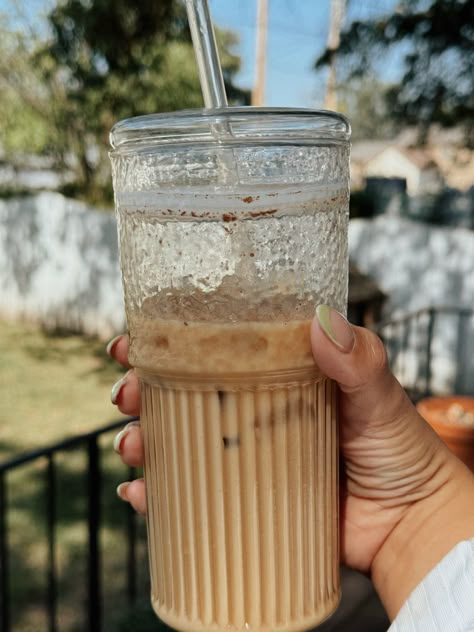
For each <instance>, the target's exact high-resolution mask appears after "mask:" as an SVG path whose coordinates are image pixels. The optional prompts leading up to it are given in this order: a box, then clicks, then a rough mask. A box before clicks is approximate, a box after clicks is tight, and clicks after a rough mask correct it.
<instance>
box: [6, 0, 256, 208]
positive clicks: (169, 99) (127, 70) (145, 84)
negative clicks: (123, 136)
mask: <svg viewBox="0 0 474 632" xmlns="http://www.w3.org/2000/svg"><path fill="white" fill-rule="evenodd" d="M25 1H26V0H25ZM47 21H48V30H49V35H48V36H47V37H46V36H45V35H43V36H42V37H38V38H37V39H36V40H35V41H33V42H31V40H30V41H28V35H27V34H26V33H23V34H18V33H17V34H14V36H13V34H11V31H10V34H11V35H12V38H11V40H12V43H11V45H10V54H9V55H8V56H7V57H8V59H9V60H10V61H14V67H13V68H12V65H11V63H9V62H5V63H1V62H0V83H1V82H3V83H4V84H6V85H8V86H9V87H10V90H11V91H12V94H14V97H12V98H14V99H16V100H17V103H18V104H19V106H20V107H16V108H15V106H12V108H10V110H11V111H12V115H13V114H15V115H16V116H17V117H23V118H24V117H27V116H29V117H30V118H29V119H28V120H26V121H22V120H19V118H18V120H17V119H13V120H12V123H11V125H10V131H9V134H10V136H11V137H12V138H11V139H6V137H5V138H2V140H1V141H0V142H2V145H3V146H4V148H6V149H8V151H14V150H19V151H22V150H23V151H28V152H29V153H33V152H35V151H39V152H43V153H48V154H49V155H53V156H54V157H55V158H56V161H57V164H58V165H59V166H60V167H61V168H63V169H68V170H72V171H73V172H74V181H73V182H72V183H71V184H70V185H68V192H69V193H74V194H75V195H77V196H78V197H85V198H87V199H89V200H90V201H92V202H94V203H106V204H107V203H108V204H110V203H111V200H112V195H111V186H110V170H109V161H108V158H107V151H108V135H109V131H110V128H111V127H112V125H113V124H114V123H115V122H116V121H118V120H120V119H123V118H128V117H131V116H136V115H139V114H147V113H152V112H165V111H172V110H177V109H185V108H195V107H202V96H201V90H200V86H199V79H198V74H197V68H196V64H195V60H194V53H193V50H192V44H191V39H190V34H189V29H188V25H187V19H186V11H185V7H184V3H183V2H181V1H180V0H160V1H159V2H149V0H136V1H135V2H133V3H132V2H130V0H114V2H110V0H89V1H88V2H84V1H83V0H62V1H61V0H58V2H57V3H56V5H55V6H54V7H53V8H52V9H51V11H50V12H49V14H48V16H47ZM3 30H4V32H7V34H8V29H6V28H5V27H4V29H3ZM217 39H218V43H219V45H220V51H221V61H222V65H223V72H224V76H225V82H226V85H227V89H228V92H229V97H230V101H231V102H233V103H246V102H248V99H249V94H248V92H246V91H244V90H241V89H239V88H237V87H236V86H234V85H233V78H234V76H235V73H236V72H237V71H238V70H239V66H240V58H239V57H238V56H237V55H235V54H234V53H233V49H234V48H235V47H236V46H237V44H238V39H237V38H236V36H235V35H234V34H233V33H229V32H222V31H218V33H217ZM0 52H1V49H0ZM25 78H28V81H25ZM4 100H5V98H4V97H3V98H2V97H0V103H1V102H2V101H4ZM25 105H26V106H27V107H23V106H25ZM15 109H16V110H22V109H23V112H22V113H21V115H20V114H19V113H15ZM33 131H34V135H35V137H36V139H35V142H34V143H33V144H31V143H29V142H28V139H29V138H31V135H32V132H33Z"/></svg>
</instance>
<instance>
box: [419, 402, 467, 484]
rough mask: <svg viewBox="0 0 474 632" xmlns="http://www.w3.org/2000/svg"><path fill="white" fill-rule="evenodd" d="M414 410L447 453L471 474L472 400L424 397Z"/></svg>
mask: <svg viewBox="0 0 474 632" xmlns="http://www.w3.org/2000/svg"><path fill="white" fill-rule="evenodd" d="M416 407H417V410H418V412H419V413H420V415H421V416H422V417H423V418H424V419H426V421H427V422H428V423H429V424H430V426H432V428H433V429H434V430H435V431H436V432H437V434H438V435H439V436H440V437H441V439H442V440H443V441H444V442H445V443H446V445H447V446H448V448H449V449H450V450H451V452H454V454H456V456H458V457H459V458H460V459H461V460H462V461H464V463H465V464H466V465H467V466H468V467H469V468H470V469H471V470H472V471H473V472H474V397H463V396H460V395H453V396H450V397H428V398H426V399H422V400H421V401H419V402H418V404H417V406H416Z"/></svg>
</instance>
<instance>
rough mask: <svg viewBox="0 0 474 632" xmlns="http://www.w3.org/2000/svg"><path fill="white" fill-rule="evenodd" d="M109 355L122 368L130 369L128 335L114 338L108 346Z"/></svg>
mask: <svg viewBox="0 0 474 632" xmlns="http://www.w3.org/2000/svg"><path fill="white" fill-rule="evenodd" d="M107 353H108V354H109V356H111V357H112V358H114V360H117V362H118V363H119V364H121V365H122V366H125V367H129V366H130V364H129V362H128V336H127V334H121V335H120V336H116V337H115V338H113V339H112V340H111V341H110V342H109V344H108V345H107Z"/></svg>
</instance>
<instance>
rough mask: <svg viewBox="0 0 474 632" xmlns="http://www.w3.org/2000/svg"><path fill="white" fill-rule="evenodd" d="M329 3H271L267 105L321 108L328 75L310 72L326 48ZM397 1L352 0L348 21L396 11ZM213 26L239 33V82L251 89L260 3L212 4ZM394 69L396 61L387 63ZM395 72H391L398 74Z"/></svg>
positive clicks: (230, 0)
mask: <svg viewBox="0 0 474 632" xmlns="http://www.w3.org/2000/svg"><path fill="white" fill-rule="evenodd" d="M329 5H330V0H268V40H267V67H266V82H265V105H268V106H281V107H321V106H322V105H323V101H324V89H325V83H324V82H325V75H324V73H321V72H320V73H316V72H315V71H314V70H312V66H313V64H314V61H315V59H316V58H317V56H318V55H319V54H320V53H321V52H322V51H323V50H324V48H325V46H326V39H327V34H328V28H329ZM395 5H396V0H349V5H348V9H347V13H346V23H347V22H348V21H352V20H353V19H364V18H368V17H372V16H374V15H379V14H384V13H387V12H390V11H393V9H394V7H395ZM210 9H211V13H212V18H213V21H214V22H215V24H217V25H218V26H220V27H223V28H228V29H231V30H233V31H236V32H237V33H238V34H239V36H240V46H239V49H238V50H237V51H236V52H237V53H238V54H239V55H240V56H241V58H242V69H241V72H240V73H239V75H238V77H237V82H236V83H237V84H238V85H240V86H242V87H245V88H251V87H252V85H253V81H254V75H255V72H254V70H255V42H256V28H255V24H256V15H257V0H210ZM387 63H389V64H390V65H394V64H395V65H396V60H392V59H390V60H388V62H387ZM395 70H396V69H394V68H389V69H388V71H389V72H388V74H394V73H395Z"/></svg>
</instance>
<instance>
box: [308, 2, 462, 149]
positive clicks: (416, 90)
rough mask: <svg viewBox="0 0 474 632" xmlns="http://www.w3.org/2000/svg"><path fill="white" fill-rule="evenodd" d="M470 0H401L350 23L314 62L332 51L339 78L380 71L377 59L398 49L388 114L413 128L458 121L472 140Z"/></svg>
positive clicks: (423, 129)
mask: <svg viewBox="0 0 474 632" xmlns="http://www.w3.org/2000/svg"><path fill="white" fill-rule="evenodd" d="M473 24H474V3H473V2H472V1H470V0H427V1H424V0H423V1H422V0H410V1H409V0H402V1H401V2H400V3H399V6H398V8H397V11H396V12H394V13H393V14H392V15H389V16H385V17H383V18H380V19H379V18H377V19H372V20H366V21H355V22H352V23H351V24H350V25H349V28H348V29H347V30H346V31H345V32H343V33H342V35H341V44H340V47H339V49H338V51H337V52H336V53H335V52H334V51H330V50H326V51H325V53H324V54H323V55H322V56H321V57H320V58H319V59H318V60H317V61H316V67H317V68H320V67H323V66H325V65H326V64H327V63H329V61H330V60H331V58H332V56H333V55H334V54H337V60H338V63H339V62H341V64H342V68H341V70H342V71H343V72H344V74H345V80H346V81H347V80H348V81H350V80H352V79H354V78H360V77H361V76H364V75H365V74H366V73H367V72H368V71H369V70H370V69H374V68H377V67H378V69H379V72H381V73H383V66H382V65H381V61H380V60H384V59H386V58H387V52H388V51H391V50H393V49H394V48H396V47H398V50H399V52H400V55H401V56H402V59H403V69H402V70H403V72H402V77H401V80H400V82H399V84H397V85H394V86H392V87H391V88H390V89H389V90H388V91H387V94H386V99H387V103H388V104H390V108H391V111H392V115H393V117H394V118H396V119H398V120H403V121H404V122H405V123H408V124H416V125H418V126H419V128H420V130H421V132H422V136H423V135H424V134H426V131H427V129H428V127H429V125H430V124H431V123H434V122H437V123H440V124H441V125H443V126H452V125H458V124H462V125H464V126H465V127H466V131H467V138H468V140H470V142H471V143H472V141H473V136H472V135H473V125H472V120H473V114H474V101H473V99H474V96H473V95H474V27H473Z"/></svg>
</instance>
